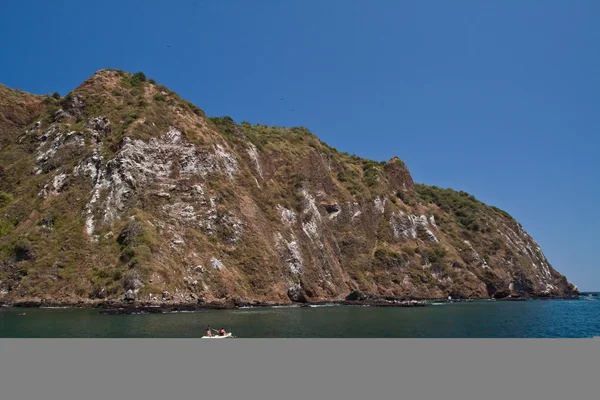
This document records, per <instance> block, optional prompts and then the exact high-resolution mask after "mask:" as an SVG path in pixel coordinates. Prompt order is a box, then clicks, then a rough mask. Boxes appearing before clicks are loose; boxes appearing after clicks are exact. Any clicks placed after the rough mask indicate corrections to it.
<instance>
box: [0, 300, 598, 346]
mask: <svg viewBox="0 0 600 400" xmlns="http://www.w3.org/2000/svg"><path fill="white" fill-rule="evenodd" d="M207 326H210V327H211V328H214V329H221V328H223V329H225V330H226V331H227V332H231V333H232V334H233V335H234V337H236V338H591V337H594V336H600V295H599V294H598V293H596V296H593V295H592V294H591V293H588V294H587V295H586V296H581V297H580V298H579V299H578V300H527V301H490V300H477V301H473V302H468V303H466V302H465V303H435V302H433V303H432V304H431V305H430V306H428V307H414V308H412V307H411V308H402V307H399V308H395V307H394V308H392V307H366V306H345V305H320V306H311V307H293V306H291V307H257V308H240V309H234V310H200V311H193V312H173V313H163V314H124V315H105V314H101V313H100V311H99V310H97V309H81V308H17V307H2V308H0V337H2V338H199V337H201V336H203V335H204V333H205V332H206V328H207Z"/></svg>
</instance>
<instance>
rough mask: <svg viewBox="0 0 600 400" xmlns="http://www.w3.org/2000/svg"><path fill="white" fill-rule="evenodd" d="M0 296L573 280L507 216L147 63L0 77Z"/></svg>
mask: <svg viewBox="0 0 600 400" xmlns="http://www.w3.org/2000/svg"><path fill="white" fill-rule="evenodd" d="M0 89H1V92H0V95H1V98H0V110H1V111H2V119H0V129H1V134H2V137H1V140H2V142H1V143H2V147H1V148H0V165H1V166H2V169H1V170H0V172H1V175H0V190H1V191H2V192H1V193H0V196H1V197H0V212H1V218H2V219H1V220H0V233H1V235H2V236H1V239H0V301H4V302H17V301H26V300H37V301H39V300H46V301H52V302H62V303H76V302H90V303H93V302H99V301H103V300H106V299H117V300H128V301H133V300H135V301H139V302H144V303H146V302H147V303H197V302H231V301H236V300H240V299H241V300H244V301H261V302H269V301H273V302H286V301H290V300H292V301H317V300H320V301H322V300H332V299H341V298H344V297H345V296H347V295H348V293H350V292H351V291H354V290H356V291H360V292H363V293H370V294H375V295H379V296H389V297H398V298H440V297H446V296H448V295H450V296H453V297H463V298H467V297H469V298H482V297H490V296H494V297H506V296H509V295H513V296H525V297H526V296H566V295H569V294H571V293H574V292H576V288H575V287H574V286H573V285H572V284H570V283H569V282H568V281H567V280H566V278H565V277H564V276H562V275H561V274H559V273H558V272H557V271H555V270H554V269H553V268H552V267H551V265H550V263H549V262H548V261H547V260H546V258H545V257H544V255H543V253H542V251H541V249H540V248H539V246H538V245H537V244H536V242H535V241H534V240H533V239H532V238H531V237H530V236H529V235H528V234H527V233H526V232H525V231H524V230H523V228H522V226H521V225H520V224H519V223H518V222H516V221H515V220H514V219H512V218H511V217H510V216H509V215H508V214H507V213H505V212H503V211H501V210H499V209H496V208H494V207H490V206H487V205H485V204H483V203H481V202H479V201H477V200H476V199H475V198H473V197H472V196H470V195H468V194H466V193H463V192H455V191H452V190H450V189H439V188H436V187H431V186H425V185H415V184H414V182H413V180H412V178H411V175H410V173H409V171H408V169H407V167H406V165H404V163H403V162H402V161H401V160H400V159H398V158H393V159H391V160H389V161H388V162H375V161H370V160H365V159H362V158H359V157H356V156H351V155H348V154H346V153H340V152H338V151H337V150H335V149H333V148H331V147H329V146H327V145H326V144H325V143H323V142H321V141H320V140H319V139H318V138H317V137H316V136H314V135H312V134H311V133H310V132H309V131H308V130H306V129H304V128H289V129H288V128H278V127H267V126H261V125H251V124H249V123H241V124H236V123H234V121H233V120H231V118H228V117H224V118H207V117H206V115H205V114H204V112H203V111H202V110H200V109H199V108H197V107H196V106H194V105H193V104H191V103H189V102H187V101H184V100H182V99H181V98H179V96H177V95H176V94H175V93H173V92H171V91H169V90H168V89H167V88H166V87H164V86H162V85H158V84H156V83H155V82H154V81H147V80H146V78H145V76H144V75H143V74H141V73H138V74H134V75H131V74H128V73H125V72H122V71H115V70H101V71H98V72H97V73H96V74H94V76H92V77H91V78H90V79H88V80H87V81H85V82H84V83H83V84H82V85H81V86H80V87H78V88H77V89H75V90H74V91H73V92H71V93H70V94H69V95H67V96H66V97H64V98H53V97H49V96H46V97H43V98H42V97H39V96H31V95H27V94H24V93H20V92H19V93H17V92H15V91H12V90H10V89H6V88H3V87H2V88H0Z"/></svg>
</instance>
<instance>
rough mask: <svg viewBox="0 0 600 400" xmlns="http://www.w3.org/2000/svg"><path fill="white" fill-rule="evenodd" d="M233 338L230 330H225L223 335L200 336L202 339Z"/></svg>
mask: <svg viewBox="0 0 600 400" xmlns="http://www.w3.org/2000/svg"><path fill="white" fill-rule="evenodd" d="M230 338H233V335H232V334H231V332H227V334H225V335H215V336H202V339H230Z"/></svg>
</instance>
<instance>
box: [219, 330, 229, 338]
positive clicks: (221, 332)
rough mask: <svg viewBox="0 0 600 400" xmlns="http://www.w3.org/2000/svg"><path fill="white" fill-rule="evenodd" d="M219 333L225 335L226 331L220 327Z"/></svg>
mask: <svg viewBox="0 0 600 400" xmlns="http://www.w3.org/2000/svg"><path fill="white" fill-rule="evenodd" d="M219 335H220V336H225V335H227V332H225V329H223V328H221V330H220V331H219Z"/></svg>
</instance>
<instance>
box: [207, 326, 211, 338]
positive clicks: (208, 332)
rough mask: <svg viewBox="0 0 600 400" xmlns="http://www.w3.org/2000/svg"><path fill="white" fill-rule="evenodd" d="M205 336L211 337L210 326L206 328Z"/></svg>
mask: <svg viewBox="0 0 600 400" xmlns="http://www.w3.org/2000/svg"><path fill="white" fill-rule="evenodd" d="M206 336H212V332H211V331H210V326H209V327H207V328H206Z"/></svg>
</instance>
